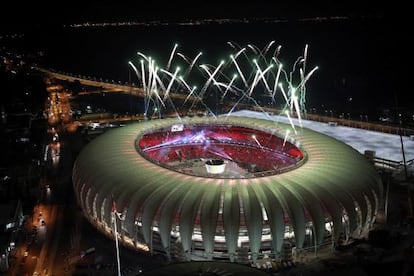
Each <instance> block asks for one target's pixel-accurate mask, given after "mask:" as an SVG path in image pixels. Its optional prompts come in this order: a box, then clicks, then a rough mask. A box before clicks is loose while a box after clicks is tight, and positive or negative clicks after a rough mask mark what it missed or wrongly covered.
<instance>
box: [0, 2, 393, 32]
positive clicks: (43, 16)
mask: <svg viewBox="0 0 414 276" xmlns="http://www.w3.org/2000/svg"><path fill="white" fill-rule="evenodd" d="M378 2H379V1H377V3H375V2H374V3H375V4H371V3H370V2H366V1H359V2H358V3H355V2H353V1H335V0H331V1H330V0H325V1H297V0H296V1H294V0H293V1H292V0H291V1H289V0H285V1H279V0H273V1H271V0H268V1H264V0H241V1H225V0H222V1H217V0H214V1H204V0H201V1H197V0H193V1H172V0H145V1H86V0H85V1H54V2H41V1H27V2H26V1H24V2H21V1H13V0H12V1H7V2H6V3H2V15H1V17H0V24H2V25H3V26H5V25H27V23H29V24H60V23H79V22H84V21H105V20H109V21H117V20H143V21H144V20H154V19H160V20H186V19H196V18H228V17H235V18H239V17H243V18H252V17H285V18H297V17H307V16H315V15H316V16H325V15H330V16H335V15H350V16H361V15H362V16H364V15H380V16H382V15H383V14H384V13H387V12H388V11H389V7H387V6H385V4H380V3H378Z"/></svg>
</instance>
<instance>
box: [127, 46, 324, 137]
mask: <svg viewBox="0 0 414 276" xmlns="http://www.w3.org/2000/svg"><path fill="white" fill-rule="evenodd" d="M227 44H228V45H229V46H230V48H231V49H232V51H233V52H234V53H232V54H230V56H229V57H228V58H227V59H223V60H221V61H220V62H219V63H218V64H217V65H212V64H207V63H202V62H201V58H202V53H201V52H200V53H198V54H197V55H196V56H195V57H194V58H189V57H187V56H185V55H184V54H182V53H180V52H178V44H175V45H174V47H173V49H172V51H171V54H170V56H169V59H168V62H167V64H166V65H165V66H162V67H161V66H159V65H158V64H157V63H156V61H155V60H154V59H153V58H151V57H150V56H147V55H145V54H143V53H141V52H138V53H137V54H138V56H139V57H140V60H139V62H140V64H139V66H136V65H134V63H133V62H129V65H130V66H131V67H132V68H133V70H134V72H135V73H136V75H137V77H138V79H139V85H140V86H142V89H143V90H144V92H145V113H144V115H149V112H151V111H150V107H153V109H152V112H154V113H155V112H157V113H158V115H159V117H161V113H162V111H163V110H164V109H166V108H167V106H170V107H171V108H172V109H173V110H174V111H175V112H176V114H179V112H178V111H177V106H178V104H179V103H174V102H173V101H172V99H171V98H170V97H169V93H170V92H174V93H182V94H184V95H187V96H186V98H185V100H184V101H182V102H181V103H180V104H181V105H180V106H179V107H178V108H184V107H186V108H187V109H189V110H191V109H192V108H194V106H195V105H196V104H201V105H202V106H203V107H204V108H205V109H206V111H207V112H208V113H209V114H210V115H212V116H214V117H215V116H216V115H217V113H218V110H217V108H216V109H215V108H214V107H213V106H212V105H213V104H212V103H211V101H210V100H209V96H210V97H211V95H215V96H216V97H215V99H216V102H215V103H214V105H216V106H217V104H218V103H217V101H219V102H220V103H223V102H225V103H226V106H228V107H229V108H228V110H226V112H224V113H225V114H224V115H225V116H229V115H230V114H231V113H232V112H233V111H234V110H235V109H236V107H237V106H238V105H239V104H240V103H244V104H249V105H253V106H255V107H256V108H257V109H258V110H262V111H264V108H263V107H262V105H261V104H260V102H261V99H264V98H267V99H269V100H268V104H267V105H268V106H270V107H274V108H275V107H278V108H280V107H281V114H283V115H286V116H288V118H289V120H290V116H289V115H292V114H295V116H296V117H297V118H298V119H299V124H300V125H301V118H302V115H301V113H306V107H305V104H306V86H305V85H306V83H307V81H308V80H309V78H310V77H311V76H312V74H313V73H314V72H315V71H316V70H317V69H318V67H317V66H315V67H314V68H313V69H312V70H310V71H309V72H306V63H307V59H308V45H305V49H304V52H303V56H300V57H298V58H297V59H296V61H295V62H294V64H293V66H292V70H291V71H286V70H285V69H284V68H285V66H283V64H282V63H281V61H280V60H279V55H280V52H281V48H282V47H281V46H280V45H278V46H277V45H276V44H275V41H271V42H269V43H268V44H267V45H266V46H265V47H264V48H263V49H260V48H259V47H258V46H256V45H252V44H248V45H246V46H245V47H242V46H240V45H238V44H237V43H234V42H227ZM178 64H179V65H178ZM183 64H184V66H183ZM184 67H185V69H183V68H184ZM190 99H191V100H190ZM280 101H281V102H280ZM213 110H214V111H213ZM178 116H179V115H178ZM290 121H291V120H290ZM292 128H293V130H294V131H295V132H296V130H295V128H294V127H293V123H292Z"/></svg>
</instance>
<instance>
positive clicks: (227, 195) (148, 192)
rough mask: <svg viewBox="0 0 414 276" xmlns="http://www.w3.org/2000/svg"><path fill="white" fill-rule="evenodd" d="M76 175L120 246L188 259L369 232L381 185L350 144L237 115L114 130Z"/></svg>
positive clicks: (274, 251) (85, 199)
mask: <svg viewBox="0 0 414 276" xmlns="http://www.w3.org/2000/svg"><path fill="white" fill-rule="evenodd" d="M208 161H210V162H208ZM212 161H213V162H212ZM219 161H221V162H219ZM223 164H224V166H225V168H223V167H219V166H223ZM212 165H213V166H214V165H217V166H218V167H209V166H212ZM72 178H73V185H74V188H75V192H76V195H77V199H78V202H79V204H80V206H81V207H82V209H83V212H84V214H85V216H86V217H87V218H88V219H89V221H90V222H91V223H92V224H93V225H95V226H96V227H97V228H98V229H100V230H101V231H102V232H104V233H106V234H108V235H109V236H111V237H113V236H114V227H113V226H114V225H113V222H114V220H115V219H114V217H117V218H118V219H116V221H117V229H119V230H118V231H117V234H118V239H119V240H120V241H121V242H122V243H123V244H124V245H127V246H130V247H133V248H136V249H138V250H147V251H148V250H150V251H152V252H158V253H162V254H166V255H167V256H169V257H179V258H185V259H188V260H190V259H193V260H196V259H198V260H200V259H201V260H203V259H204V260H211V259H227V260H230V261H234V262H238V261H239V259H240V261H241V260H245V259H246V257H245V255H246V252H247V255H248V259H251V260H253V261H255V260H256V259H258V258H261V257H263V256H264V255H267V256H273V257H275V258H288V257H289V255H290V254H292V252H293V251H294V252H301V251H302V250H312V251H315V252H316V251H318V250H320V248H323V247H327V246H335V245H336V244H338V243H347V242H348V241H350V240H352V239H353V238H361V237H363V236H364V235H366V234H367V232H368V231H369V229H371V227H372V225H373V223H374V222H375V217H376V214H377V211H378V209H379V208H380V206H381V204H382V193H383V191H382V189H383V188H382V183H381V179H380V177H379V175H378V174H377V172H376V170H375V168H374V167H373V166H372V165H371V164H370V163H369V161H368V160H367V159H366V158H365V157H364V156H363V155H362V154H360V153H358V152H357V151H356V150H354V149H353V148H351V147H350V146H348V145H346V144H344V143H342V142H340V141H338V140H336V139H333V138H331V137H329V136H326V135H323V134H321V133H318V132H315V131H312V130H309V129H306V128H303V129H292V128H291V126H290V125H288V124H283V123H278V122H275V121H271V120H263V119H256V118H247V117H232V116H229V117H218V118H215V117H193V118H189V117H186V118H182V119H162V120H153V121H146V122H143V123H137V124H131V125H128V126H125V127H122V128H119V129H115V130H110V131H107V132H106V133H104V134H102V135H101V136H99V137H97V138H96V139H95V140H93V141H92V142H91V143H90V144H88V145H87V146H86V147H85V148H84V149H83V150H82V152H81V153H80V154H79V156H78V158H77V160H76V162H75V165H74V169H73V176H72ZM113 211H116V212H113ZM114 213H117V214H118V215H117V216H114V215H113V214H114Z"/></svg>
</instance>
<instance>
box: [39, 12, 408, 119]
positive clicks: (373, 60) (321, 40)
mask: <svg viewBox="0 0 414 276" xmlns="http://www.w3.org/2000/svg"><path fill="white" fill-rule="evenodd" d="M392 31H393V30H392V29H391V27H390V26H389V25H388V23H387V22H384V21H382V20H380V19H378V20H376V19H370V20H368V19H367V20H365V21H364V20H361V19H360V20H353V21H352V20H345V21H337V22H335V21H330V22H320V23H317V22H310V23H304V22H302V23H277V24H276V23H255V24H242V23H239V24H210V25H202V26H178V25H170V26H151V27H144V26H142V27H117V28H115V27H107V28H75V29H73V28H72V29H63V30H61V29H54V30H51V31H44V32H43V33H42V34H41V35H39V34H36V37H35V39H36V40H35V41H36V43H38V47H39V48H41V49H44V52H45V56H44V60H45V63H46V64H47V65H49V66H50V67H52V68H54V69H56V70H61V71H67V72H71V73H74V74H81V75H87V76H96V77H101V78H102V79H109V80H112V79H113V80H115V81H118V80H119V81H122V82H126V81H131V82H135V83H137V82H138V79H137V78H136V76H135V73H134V72H131V71H132V70H131V68H130V66H129V65H128V61H131V62H134V63H136V64H138V63H139V57H138V55H137V52H138V51H140V52H142V53H145V55H147V56H151V57H153V58H154V59H156V60H157V61H158V62H159V63H160V64H161V66H164V67H165V65H166V64H167V62H168V59H169V55H170V53H171V51H172V49H173V47H174V44H175V43H178V44H179V46H178V48H177V52H180V53H182V54H184V55H185V56H187V57H191V58H194V57H195V56H196V55H197V53H199V52H200V51H202V52H203V55H202V56H201V60H202V61H203V62H205V63H209V64H214V65H217V64H218V62H219V61H220V60H221V59H222V58H226V57H228V56H229V54H230V53H232V49H231V47H230V46H229V45H228V44H227V42H228V41H232V42H236V43H238V44H239V45H246V44H254V45H256V46H258V47H259V48H261V49H262V48H263V47H265V46H266V45H267V43H269V42H270V41H271V40H275V43H276V44H278V45H282V49H281V53H280V56H279V58H280V60H281V61H282V62H283V63H284V64H286V66H287V67H288V68H291V66H293V63H294V61H295V60H296V58H297V57H299V56H301V55H302V54H303V51H304V47H305V45H306V44H308V45H309V49H308V65H307V68H309V69H308V71H309V70H310V69H311V68H313V67H314V66H318V67H319V69H318V71H317V72H315V74H313V76H312V77H311V79H310V80H309V81H308V82H307V86H306V88H307V97H306V103H307V109H308V111H309V112H316V113H319V114H325V115H332V116H335V117H338V116H339V115H341V114H344V116H345V117H348V116H350V117H352V118H353V119H363V120H366V119H368V120H376V119H377V118H378V117H379V116H380V115H381V113H383V110H384V109H389V110H391V113H392V114H391V115H393V113H395V108H396V105H398V107H399V108H402V109H401V110H414V107H413V106H412V104H411V103H413V102H414V98H413V96H412V95H411V94H412V93H408V92H406V91H405V89H403V87H404V86H401V83H407V82H406V81H405V82H404V81H399V79H400V78H402V79H403V78H404V76H408V73H405V72H404V70H403V69H398V68H396V67H397V66H398V65H399V60H400V59H401V56H402V55H403V54H402V53H400V52H399V48H398V47H400V45H395V43H390V41H392V40H393V39H392V38H393V37H395V36H394V34H393V33H392ZM397 42H398V41H397ZM173 63H174V61H173ZM400 76H402V77H400ZM126 104H127V105H128V103H126ZM407 112H408V111H407ZM348 113H349V115H347V114H348Z"/></svg>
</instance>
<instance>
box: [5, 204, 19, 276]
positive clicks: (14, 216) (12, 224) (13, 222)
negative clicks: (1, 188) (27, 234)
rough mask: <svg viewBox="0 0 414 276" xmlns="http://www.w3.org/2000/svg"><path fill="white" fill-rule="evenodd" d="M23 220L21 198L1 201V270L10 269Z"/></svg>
mask: <svg viewBox="0 0 414 276" xmlns="http://www.w3.org/2000/svg"><path fill="white" fill-rule="evenodd" d="M23 220H24V216H23V210H22V204H21V202H20V200H19V201H14V202H9V203H0V271H7V270H8V269H9V263H10V262H9V258H10V252H11V251H12V250H13V249H14V248H15V245H16V238H17V231H18V230H19V229H20V227H21V226H22V224H23Z"/></svg>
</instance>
